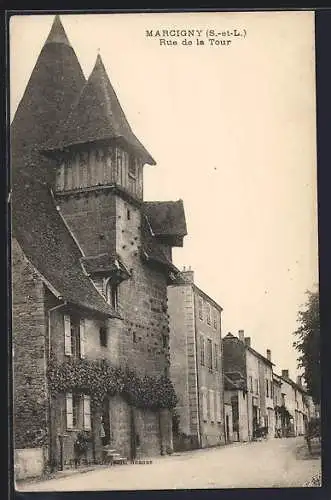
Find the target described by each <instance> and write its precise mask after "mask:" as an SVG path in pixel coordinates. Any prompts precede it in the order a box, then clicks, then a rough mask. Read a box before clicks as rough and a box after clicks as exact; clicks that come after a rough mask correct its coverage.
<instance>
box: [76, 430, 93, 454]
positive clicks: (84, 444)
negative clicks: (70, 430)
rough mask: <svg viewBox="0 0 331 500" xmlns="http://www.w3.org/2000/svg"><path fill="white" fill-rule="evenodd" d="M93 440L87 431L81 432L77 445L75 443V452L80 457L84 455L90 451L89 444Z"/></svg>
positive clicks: (78, 435) (77, 438)
mask: <svg viewBox="0 0 331 500" xmlns="http://www.w3.org/2000/svg"><path fill="white" fill-rule="evenodd" d="M90 440H91V436H90V434H89V433H88V432H87V431H80V432H79V433H78V434H77V437H76V440H75V443H74V448H75V452H76V453H77V454H78V455H82V454H83V453H85V452H86V451H87V449H88V443H89V441H90Z"/></svg>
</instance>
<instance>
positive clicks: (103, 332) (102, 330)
mask: <svg viewBox="0 0 331 500" xmlns="http://www.w3.org/2000/svg"><path fill="white" fill-rule="evenodd" d="M99 334H100V345H101V347H107V345H108V335H107V328H105V327H104V326H102V327H101V328H100V330H99Z"/></svg>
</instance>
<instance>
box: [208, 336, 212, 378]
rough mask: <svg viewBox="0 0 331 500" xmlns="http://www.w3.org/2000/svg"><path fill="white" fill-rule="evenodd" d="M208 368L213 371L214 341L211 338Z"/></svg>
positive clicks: (209, 341)
mask: <svg viewBox="0 0 331 500" xmlns="http://www.w3.org/2000/svg"><path fill="white" fill-rule="evenodd" d="M207 368H208V370H209V371H210V372H212V371H213V341H212V339H210V338H207Z"/></svg>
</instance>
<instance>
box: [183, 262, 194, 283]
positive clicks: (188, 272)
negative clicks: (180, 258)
mask: <svg viewBox="0 0 331 500" xmlns="http://www.w3.org/2000/svg"><path fill="white" fill-rule="evenodd" d="M182 277H183V279H184V281H186V282H187V283H194V271H193V270H192V269H191V266H189V267H188V269H186V267H185V266H184V267H183V270H182Z"/></svg>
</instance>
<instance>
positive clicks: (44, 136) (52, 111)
mask: <svg viewBox="0 0 331 500" xmlns="http://www.w3.org/2000/svg"><path fill="white" fill-rule="evenodd" d="M84 84H85V77H84V75H83V72H82V69H81V66H80V64H79V62H78V59H77V56H76V54H75V52H74V50H73V48H72V47H71V45H70V43H69V40H68V38H67V36H66V34H65V32H64V29H63V26H62V24H61V21H60V18H59V17H58V16H56V18H55V19H54V22H53V26H52V29H51V31H50V34H49V36H48V39H47V41H46V43H45V44H44V46H43V48H42V50H41V52H40V55H39V57H38V59H37V62H36V64H35V67H34V69H33V71H32V74H31V77H30V79H29V81H28V84H27V87H26V89H25V92H24V94H23V97H22V99H21V101H20V103H19V105H18V108H17V110H16V113H15V116H14V119H13V122H12V125H11V130H10V135H11V154H12V159H13V160H15V159H16V158H18V159H19V162H16V161H13V163H12V169H13V175H14V174H15V172H16V170H14V169H17V165H18V164H21V161H22V159H23V158H25V159H27V160H29V161H31V158H32V159H33V161H34V163H40V162H41V161H42V159H41V158H40V157H39V156H38V154H37V151H38V150H39V148H40V147H42V145H43V144H45V143H46V142H47V141H48V140H49V138H50V137H53V136H54V134H55V132H56V130H58V129H59V127H61V125H62V124H63V122H64V120H65V119H66V118H67V116H68V113H69V111H70V109H71V107H72V105H73V103H74V102H75V101H76V99H77V98H78V96H79V94H80V92H81V90H82V88H83V86H84Z"/></svg>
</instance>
